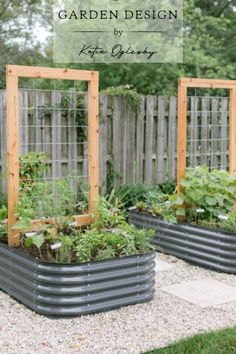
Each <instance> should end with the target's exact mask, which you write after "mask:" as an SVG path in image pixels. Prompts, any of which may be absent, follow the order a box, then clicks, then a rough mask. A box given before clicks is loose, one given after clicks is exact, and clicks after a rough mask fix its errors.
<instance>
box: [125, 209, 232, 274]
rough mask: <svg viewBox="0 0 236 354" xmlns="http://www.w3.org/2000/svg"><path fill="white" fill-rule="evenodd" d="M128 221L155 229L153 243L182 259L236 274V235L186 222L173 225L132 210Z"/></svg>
mask: <svg viewBox="0 0 236 354" xmlns="http://www.w3.org/2000/svg"><path fill="white" fill-rule="evenodd" d="M129 222H130V223H131V224H133V225H135V226H136V227H138V228H144V229H155V230H156V233H155V237H154V243H155V244H156V245H158V246H159V247H160V248H161V249H162V250H163V251H164V252H166V253H167V254H170V255H173V256H176V257H178V258H181V259H183V260H186V261H189V262H192V263H195V264H197V265H200V266H205V267H207V268H210V269H215V270H218V271H222V272H227V273H233V274H236V234H234V233H231V232H225V231H221V230H213V229H207V228H204V227H200V226H195V225H190V224H187V223H178V224H172V223H168V222H166V221H164V220H161V219H160V218H158V217H155V216H152V215H148V214H144V213H142V212H138V211H137V210H130V211H129Z"/></svg>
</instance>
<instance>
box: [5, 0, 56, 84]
mask: <svg viewBox="0 0 236 354" xmlns="http://www.w3.org/2000/svg"><path fill="white" fill-rule="evenodd" d="M51 5H52V1H51V0H50V1H46V0H21V1H16V0H6V1H1V2H0V88H2V87H4V85H5V70H6V64H21V65H34V64H35V65H44V63H45V62H48V59H47V58H46V57H45V55H44V53H43V48H42V45H41V44H40V43H39V41H38V40H37V39H36V37H37V35H36V31H35V29H36V28H38V27H39V26H42V27H43V28H44V29H48V30H49V24H50V21H51ZM48 35H50V33H48Z"/></svg>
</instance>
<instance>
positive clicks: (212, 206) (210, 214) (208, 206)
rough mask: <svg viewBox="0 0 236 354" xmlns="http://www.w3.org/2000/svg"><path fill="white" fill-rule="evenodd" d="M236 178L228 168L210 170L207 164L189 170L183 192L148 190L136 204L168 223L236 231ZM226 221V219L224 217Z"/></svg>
mask: <svg viewBox="0 0 236 354" xmlns="http://www.w3.org/2000/svg"><path fill="white" fill-rule="evenodd" d="M235 203H236V177H235V176H231V175H230V174H229V173H228V172H226V171H221V170H220V171H219V170H214V171H212V172H209V171H208V168H207V167H205V166H204V167H196V168H195V169H188V170H187V173H186V177H185V178H183V179H182V180H181V193H180V194H173V195H167V194H163V193H160V194H159V195H156V196H155V194H152V193H148V194H147V195H146V201H145V203H142V202H139V203H137V204H136V207H137V208H138V209H139V210H144V211H147V212H149V213H151V214H152V215H157V216H161V217H163V218H164V219H165V220H166V221H168V222H172V223H173V222H174V223H176V222H177V221H188V222H192V223H196V224H199V225H202V226H205V227H213V228H215V227H218V228H219V227H221V228H224V229H227V230H233V231H236V216H235V212H232V208H233V206H234V204H235ZM227 215H228V218H227V217H225V219H227V220H222V219H224V216H227Z"/></svg>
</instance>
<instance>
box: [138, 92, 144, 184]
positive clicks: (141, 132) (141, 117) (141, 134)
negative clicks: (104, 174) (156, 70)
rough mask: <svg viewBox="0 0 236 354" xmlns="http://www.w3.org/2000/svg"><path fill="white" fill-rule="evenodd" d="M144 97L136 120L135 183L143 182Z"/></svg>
mask: <svg viewBox="0 0 236 354" xmlns="http://www.w3.org/2000/svg"><path fill="white" fill-rule="evenodd" d="M144 118H145V97H144V96H141V103H140V109H139V111H138V115H137V120H136V182H137V183H142V182H143V161H144V154H143V152H144V151H143V148H144Z"/></svg>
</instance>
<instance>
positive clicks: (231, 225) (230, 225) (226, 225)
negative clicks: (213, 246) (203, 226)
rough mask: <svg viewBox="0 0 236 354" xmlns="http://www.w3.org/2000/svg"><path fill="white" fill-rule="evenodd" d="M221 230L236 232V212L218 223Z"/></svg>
mask: <svg viewBox="0 0 236 354" xmlns="http://www.w3.org/2000/svg"><path fill="white" fill-rule="evenodd" d="M218 225H219V228H221V229H225V230H227V231H231V232H236V211H235V210H233V211H231V212H230V213H229V214H228V215H227V216H226V218H225V220H222V219H220V220H219V221H218Z"/></svg>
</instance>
